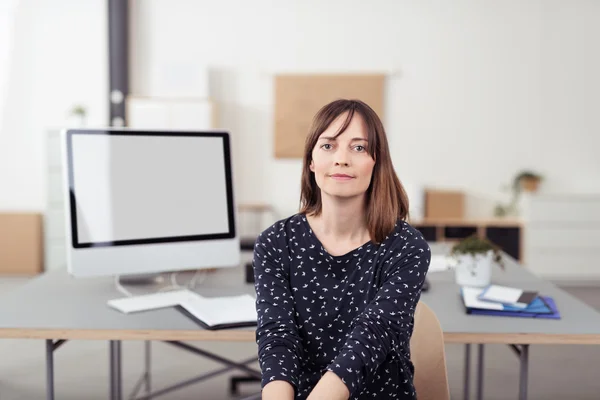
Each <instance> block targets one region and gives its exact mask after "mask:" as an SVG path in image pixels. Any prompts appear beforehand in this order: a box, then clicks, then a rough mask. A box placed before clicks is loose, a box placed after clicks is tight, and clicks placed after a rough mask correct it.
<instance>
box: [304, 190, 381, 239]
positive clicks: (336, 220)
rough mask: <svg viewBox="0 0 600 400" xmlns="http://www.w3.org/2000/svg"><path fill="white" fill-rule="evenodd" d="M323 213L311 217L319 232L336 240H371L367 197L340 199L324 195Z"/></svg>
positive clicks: (322, 198)
mask: <svg viewBox="0 0 600 400" xmlns="http://www.w3.org/2000/svg"><path fill="white" fill-rule="evenodd" d="M321 200H322V208H321V214H320V215H319V216H317V217H312V218H310V222H311V224H312V225H313V226H314V227H313V229H316V230H317V231H318V233H319V234H320V235H322V236H325V237H327V238H330V239H333V240H336V241H350V242H360V243H365V242H367V241H369V240H370V236H369V231H368V228H367V218H366V215H365V197H364V196H357V197H355V198H350V199H344V200H341V201H340V200H339V199H335V198H330V197H329V196H322V197H321Z"/></svg>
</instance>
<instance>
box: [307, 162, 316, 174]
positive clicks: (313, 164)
mask: <svg viewBox="0 0 600 400" xmlns="http://www.w3.org/2000/svg"><path fill="white" fill-rule="evenodd" d="M308 167H309V168H310V170H311V171H312V172H315V163H314V162H313V160H310V164H309V165H308Z"/></svg>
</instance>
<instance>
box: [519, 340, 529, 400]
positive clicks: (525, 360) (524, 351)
mask: <svg viewBox="0 0 600 400" xmlns="http://www.w3.org/2000/svg"><path fill="white" fill-rule="evenodd" d="M519 358H520V360H521V363H520V364H521V368H520V369H521V371H520V376H519V400H526V399H527V381H528V379H527V378H528V377H527V372H528V369H529V345H528V344H524V345H523V346H521V354H519Z"/></svg>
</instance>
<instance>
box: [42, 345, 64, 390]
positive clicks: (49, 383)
mask: <svg viewBox="0 0 600 400" xmlns="http://www.w3.org/2000/svg"><path fill="white" fill-rule="evenodd" d="M64 342H66V340H63V339H61V340H57V341H56V342H55V341H54V340H52V339H46V399H47V400H54V350H56V349H58V348H59V347H60V346H61V345H62V344H63V343H64Z"/></svg>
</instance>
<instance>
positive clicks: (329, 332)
mask: <svg viewBox="0 0 600 400" xmlns="http://www.w3.org/2000/svg"><path fill="white" fill-rule="evenodd" d="M430 259H431V253H430V249H429V245H428V244H427V242H426V241H425V239H424V238H423V236H422V235H421V233H420V232H419V231H418V230H416V229H415V228H413V227H412V226H410V225H409V224H408V223H406V222H404V221H398V223H397V224H396V226H395V228H394V231H393V232H392V233H391V234H390V235H389V236H388V237H387V238H386V239H385V240H384V241H383V242H382V243H381V244H379V245H376V244H374V243H373V242H368V243H366V244H365V245H363V246H361V247H359V248H357V249H355V250H353V251H351V252H349V253H347V254H345V255H342V256H333V255H331V254H329V253H328V252H327V250H326V249H324V248H323V246H322V244H321V242H320V241H319V240H318V238H317V237H316V236H315V235H314V234H313V232H312V230H311V229H310V225H309V224H308V222H307V220H306V217H305V216H304V215H302V214H295V215H293V216H291V217H289V218H286V219H284V220H281V221H278V222H277V223H275V224H274V225H273V226H271V227H270V228H268V229H266V230H265V231H264V232H262V233H261V234H260V236H259V237H258V239H257V241H256V244H255V247H254V259H253V265H254V277H255V290H256V295H257V301H256V307H257V312H258V326H257V330H256V341H257V344H258V356H259V364H260V368H261V371H262V386H263V387H264V386H265V385H266V384H267V383H269V382H272V381H274V380H284V381H287V382H289V383H290V384H292V385H293V386H294V389H295V393H296V395H295V398H296V399H306V398H307V397H308V395H309V394H310V392H311V390H312V389H313V388H314V386H315V385H316V384H317V382H318V381H319V379H320V378H321V376H322V375H323V374H324V373H325V372H327V371H332V372H334V373H335V374H337V375H338V376H339V377H340V378H341V379H342V381H343V382H344V383H345V384H346V386H347V387H348V390H349V391H350V399H358V400H362V399H416V398H417V397H416V393H415V389H414V386H413V375H414V367H413V364H412V363H411V361H410V337H411V335H412V331H413V323H414V320H413V317H414V311H415V307H416V304H417V302H418V301H419V298H420V295H421V288H422V286H423V282H424V280H425V276H426V274H427V271H428V268H429V262H430Z"/></svg>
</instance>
